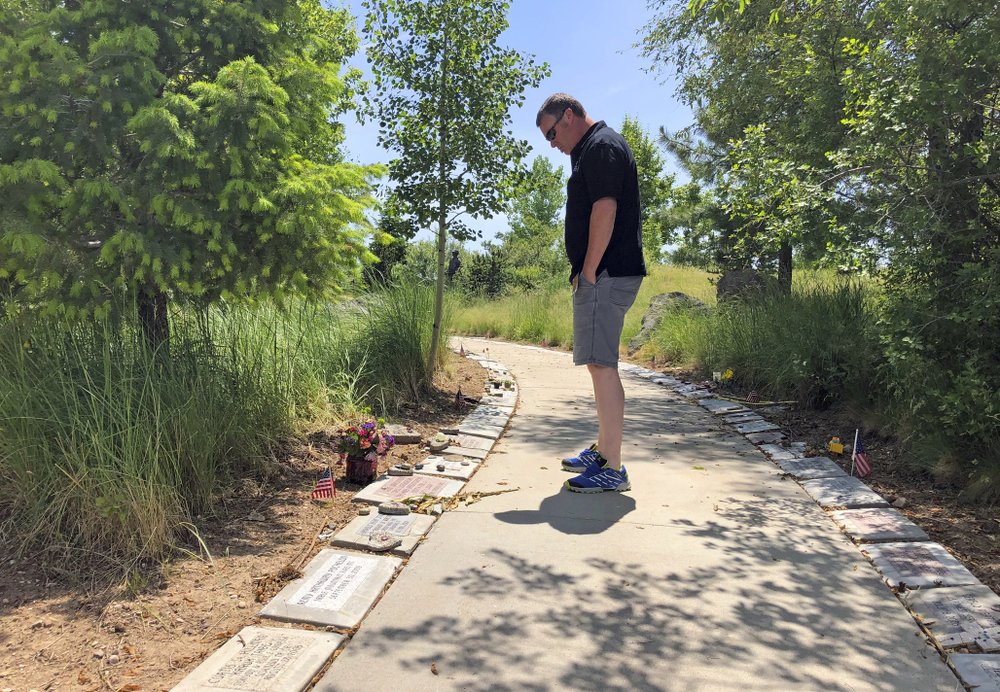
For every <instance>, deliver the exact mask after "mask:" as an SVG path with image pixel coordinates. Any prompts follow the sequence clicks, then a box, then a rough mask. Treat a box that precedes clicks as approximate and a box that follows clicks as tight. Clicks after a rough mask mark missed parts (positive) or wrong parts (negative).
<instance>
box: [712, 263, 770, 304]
mask: <svg viewBox="0 0 1000 692" xmlns="http://www.w3.org/2000/svg"><path fill="white" fill-rule="evenodd" d="M773 284H774V279H773V278H771V277H770V276H768V275H767V274H762V273H760V272H759V271H757V270H756V269H734V270H732V271H728V272H726V273H725V274H723V275H722V277H721V278H720V279H719V283H718V284H716V286H715V295H716V299H717V300H718V302H720V303H721V302H724V301H726V300H731V299H733V298H751V297H754V296H757V295H760V294H761V293H764V292H766V291H769V290H771V289H772V288H773V287H774V286H773Z"/></svg>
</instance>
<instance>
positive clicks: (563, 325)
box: [449, 266, 715, 348]
mask: <svg viewBox="0 0 1000 692" xmlns="http://www.w3.org/2000/svg"><path fill="white" fill-rule="evenodd" d="M711 276H712V275H710V274H707V273H705V272H703V271H700V270H697V269H691V268H689V267H668V266H656V267H653V268H652V271H651V272H650V274H649V276H647V277H646V279H645V280H644V281H643V282H642V288H641V289H640V290H639V295H638V297H637V298H636V302H635V305H634V306H633V307H632V309H631V310H630V311H629V312H628V314H627V315H626V317H625V327H624V330H623V332H622V343H623V344H625V343H628V340H629V339H630V338H632V337H633V336H635V334H636V333H638V331H639V328H640V325H641V323H642V315H643V313H644V312H645V311H646V308H648V307H649V301H650V300H651V299H652V297H653V296H655V295H657V294H659V293H666V292H670V291H680V292H682V293H686V294H688V295H690V296H692V297H696V298H699V299H700V300H703V301H706V302H714V300H715V299H714V295H715V287H714V286H713V285H712V284H711V283H710V281H709V280H710V278H711ZM449 300H450V305H451V306H452V313H453V314H452V325H453V328H454V330H455V331H456V332H457V333H459V334H470V335H477V336H490V337H499V338H504V339H510V340H513V341H530V342H533V343H547V344H549V345H552V346H563V347H565V348H571V347H572V346H573V311H572V308H571V305H572V302H571V301H572V297H571V295H570V289H569V286H566V287H564V288H559V289H556V290H552V291H538V292H534V293H528V294H521V293H518V294H516V295H511V296H506V297H504V298H501V299H499V300H495V301H485V300H479V301H469V300H467V299H466V298H464V297H461V296H459V295H457V294H455V293H453V294H451V296H450V297H449Z"/></svg>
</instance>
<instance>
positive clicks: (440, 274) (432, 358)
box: [427, 31, 448, 379]
mask: <svg viewBox="0 0 1000 692" xmlns="http://www.w3.org/2000/svg"><path fill="white" fill-rule="evenodd" d="M444 35H445V41H444V52H443V55H442V58H441V97H440V99H441V100H440V101H439V106H438V247H437V249H438V257H437V283H436V286H435V291H434V328H433V329H432V330H431V347H430V349H428V352H427V377H428V378H429V379H431V378H433V377H434V369H435V365H436V364H437V350H438V342H439V341H440V340H441V316H442V315H443V314H444V272H445V266H444V252H445V244H446V242H447V240H448V207H447V202H448V200H447V199H446V194H447V193H446V183H447V175H448V165H447V163H448V162H447V158H446V154H447V146H446V145H447V142H448V119H447V118H446V114H445V112H444V109H445V103H446V101H447V99H446V97H447V93H448V84H447V80H448V32H447V31H445V32H444Z"/></svg>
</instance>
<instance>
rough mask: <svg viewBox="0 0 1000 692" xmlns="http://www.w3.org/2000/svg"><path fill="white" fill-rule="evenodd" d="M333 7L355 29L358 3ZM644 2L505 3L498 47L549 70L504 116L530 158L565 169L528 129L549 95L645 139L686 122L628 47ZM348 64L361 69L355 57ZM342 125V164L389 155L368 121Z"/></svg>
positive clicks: (641, 20) (637, 32)
mask: <svg viewBox="0 0 1000 692" xmlns="http://www.w3.org/2000/svg"><path fill="white" fill-rule="evenodd" d="M338 4H343V5H346V6H347V7H348V8H349V9H350V10H351V11H352V12H353V13H354V15H355V16H356V17H359V19H358V28H359V31H360V29H361V26H362V24H363V19H360V17H361V16H362V12H363V10H362V8H361V2H360V0H348V1H346V2H344V1H343V0H342V2H340V3H338ZM645 5H646V3H645V2H642V0H620V1H619V2H614V0H612V1H610V2H609V1H608V0H603V1H601V2H598V0H573V1H572V2H571V1H570V0H550V1H549V2H545V1H544V0H543V1H541V2H539V1H537V0H513V2H512V3H511V9H510V13H509V14H508V19H509V22H510V27H509V28H508V30H507V31H506V32H505V33H504V35H503V37H502V40H501V43H502V44H503V45H505V46H506V47H509V48H514V49H515V50H517V51H519V52H520V53H522V54H525V53H531V54H533V55H534V56H535V57H536V59H537V60H538V61H539V62H541V61H544V62H547V63H548V64H549V68H550V69H551V71H552V74H551V76H549V77H547V78H546V79H544V80H543V81H542V84H541V85H540V86H539V87H538V88H537V89H531V90H529V91H527V92H526V94H525V96H526V98H525V104H524V106H523V107H521V108H520V109H517V110H516V111H514V112H512V113H511V118H512V124H511V125H512V130H513V133H514V135H515V136H516V137H518V138H519V139H526V140H528V142H529V143H530V144H531V146H532V147H533V151H532V154H531V156H536V155H539V154H540V155H543V156H548V157H549V159H550V160H551V161H552V162H553V163H555V164H556V165H559V166H563V167H564V169H565V168H566V167H567V164H568V157H566V156H564V155H563V154H561V153H559V152H558V151H556V150H555V149H551V148H550V147H549V144H548V142H546V141H545V140H544V139H543V138H542V136H541V134H540V133H539V132H538V130H537V129H536V128H535V113H536V112H537V111H538V107H539V106H540V105H541V104H542V101H544V100H545V97H546V96H548V95H549V94H551V93H553V92H557V91H565V92H567V93H570V94H572V95H573V96H575V97H576V98H578V99H579V100H580V102H581V103H583V105H584V107H585V108H586V109H587V112H588V114H589V115H591V116H592V117H593V118H594V119H595V120H604V121H606V122H607V123H608V124H609V125H611V126H612V127H614V128H616V129H618V128H619V127H620V126H621V123H622V120H623V119H624V117H625V116H626V115H630V116H632V117H633V118H636V119H637V120H638V121H639V122H640V123H641V124H642V126H643V127H644V128H645V129H646V131H647V132H649V133H650V134H653V135H655V133H656V132H657V131H658V130H659V128H660V127H661V126H664V127H666V128H667V129H668V130H677V129H680V128H681V127H684V126H686V125H689V124H690V123H691V122H692V119H693V116H692V114H691V111H690V110H689V109H688V108H687V107H686V106H685V105H684V104H682V103H680V102H679V101H677V99H676V98H675V97H674V88H675V86H674V83H673V82H672V81H665V76H664V75H662V74H650V73H648V72H646V71H645V70H646V69H647V68H648V67H649V66H650V64H649V62H648V61H647V60H646V59H644V58H642V57H641V56H640V55H639V51H638V50H636V49H635V48H632V44H633V43H635V42H636V41H637V40H639V38H640V37H641V36H642V33H643V31H642V28H643V26H644V25H645V24H646V22H647V21H648V20H649V18H650V12H649V11H648V10H647V9H646V7H645ZM362 51H363V47H362ZM352 64H354V65H355V66H357V67H361V68H363V69H367V64H366V62H365V59H364V56H363V55H362V54H359V55H358V56H356V57H355V58H354V60H353V61H352ZM345 125H346V128H347V150H348V158H349V159H351V160H353V161H357V162H359V163H375V162H383V163H384V162H387V161H388V160H389V159H390V158H392V155H391V154H390V153H389V152H386V151H384V150H382V149H381V148H379V147H378V145H377V143H376V137H377V125H376V124H369V125H366V126H362V125H360V124H358V123H357V122H356V121H355V120H354V119H353V118H348V119H347V120H346V122H345ZM667 166H668V168H669V169H671V170H672V167H673V162H672V161H668V163H667ZM469 224H470V226H472V227H473V228H477V229H480V230H482V231H483V235H484V237H485V238H486V239H489V238H490V237H492V236H493V235H494V234H495V233H496V232H497V231H500V230H504V229H505V228H506V219H504V218H502V217H500V218H497V219H493V220H479V221H477V220H469Z"/></svg>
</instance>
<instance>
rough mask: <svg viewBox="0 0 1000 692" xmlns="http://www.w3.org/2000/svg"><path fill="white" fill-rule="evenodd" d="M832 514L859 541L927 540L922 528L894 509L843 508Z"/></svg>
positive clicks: (838, 523)
mask: <svg viewBox="0 0 1000 692" xmlns="http://www.w3.org/2000/svg"><path fill="white" fill-rule="evenodd" d="M830 516H831V518H832V519H833V520H834V521H835V522H837V525H838V526H840V527H841V528H842V529H844V532H845V533H847V535H848V536H850V537H851V538H852V539H853V540H855V541H857V542H858V543H884V542H886V541H926V540H927V533H926V532H924V530H923V529H922V528H920V527H919V526H917V525H916V524H914V523H913V522H912V521H910V520H909V519H907V518H906V517H904V516H903V515H902V514H900V513H899V512H897V511H896V510H894V509H889V508H872V509H843V510H838V511H836V512H832V513H831V514H830Z"/></svg>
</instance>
